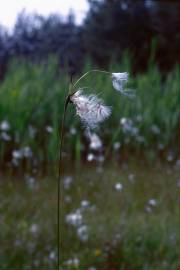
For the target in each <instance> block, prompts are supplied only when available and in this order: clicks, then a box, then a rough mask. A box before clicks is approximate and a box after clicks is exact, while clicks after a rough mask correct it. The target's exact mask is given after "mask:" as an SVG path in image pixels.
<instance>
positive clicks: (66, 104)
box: [57, 95, 70, 270]
mask: <svg viewBox="0 0 180 270" xmlns="http://www.w3.org/2000/svg"><path fill="white" fill-rule="evenodd" d="M69 101H70V99H69V95H68V97H67V98H66V101H65V104H64V111H63V117H62V122H61V129H60V130H59V131H60V132H59V137H60V145H59V172H58V210H57V218H58V231H57V233H58V243H57V244H58V270H59V269H60V241H61V239H60V200H61V208H62V201H63V200H62V196H61V194H62V191H61V190H62V188H61V176H62V169H61V163H62V145H63V137H64V123H65V117H66V110H67V106H68V103H69Z"/></svg>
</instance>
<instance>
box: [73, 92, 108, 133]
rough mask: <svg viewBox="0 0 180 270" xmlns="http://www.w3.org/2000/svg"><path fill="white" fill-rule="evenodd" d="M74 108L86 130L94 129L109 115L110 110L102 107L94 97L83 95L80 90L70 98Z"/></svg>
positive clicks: (100, 101)
mask: <svg viewBox="0 0 180 270" xmlns="http://www.w3.org/2000/svg"><path fill="white" fill-rule="evenodd" d="M70 101H71V102H72V103H73V104H74V105H75V107H76V114H77V115H78V116H79V117H80V119H81V121H82V122H83V123H84V124H85V126H86V127H88V128H95V127H97V126H98V124H99V123H101V122H103V121H104V120H105V119H107V118H108V117H109V116H110V114H111V108H110V107H108V106H106V105H104V103H103V101H102V100H101V99H100V98H98V97H97V96H96V95H85V94H83V91H82V90H81V89H79V90H77V91H76V92H75V93H74V94H72V95H71V96H70Z"/></svg>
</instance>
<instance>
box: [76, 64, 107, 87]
mask: <svg viewBox="0 0 180 270" xmlns="http://www.w3.org/2000/svg"><path fill="white" fill-rule="evenodd" d="M91 72H100V73H105V74H111V72H109V71H105V70H99V69H92V70H89V71H88V72H86V73H85V74H83V75H82V76H81V77H80V78H79V79H78V80H77V81H76V82H75V83H74V84H73V88H74V87H75V86H76V85H77V84H78V83H79V82H80V81H81V80H82V79H83V78H84V77H86V76H87V75H88V74H89V73H91Z"/></svg>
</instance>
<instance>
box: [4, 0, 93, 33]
mask: <svg viewBox="0 0 180 270" xmlns="http://www.w3.org/2000/svg"><path fill="white" fill-rule="evenodd" d="M23 9H25V11H26V12H27V13H33V12H36V13H39V14H41V15H45V16H47V15H49V14H50V13H58V14H61V15H63V16H66V15H67V14H68V13H69V10H70V9H71V10H73V11H74V13H75V15H76V22H77V23H78V24H79V23H81V21H82V20H83V18H84V17H85V14H86V11H87V10H88V3H87V1H86V0H5V1H3V4H2V5H1V9H0V25H3V26H5V27H6V28H8V29H12V27H13V26H14V23H15V21H16V17H17V14H18V13H20V12H21V11H22V10H23Z"/></svg>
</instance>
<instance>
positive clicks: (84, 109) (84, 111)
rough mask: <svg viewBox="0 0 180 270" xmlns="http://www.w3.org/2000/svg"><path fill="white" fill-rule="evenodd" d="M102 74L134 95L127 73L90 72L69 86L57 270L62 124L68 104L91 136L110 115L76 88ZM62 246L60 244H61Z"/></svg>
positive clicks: (93, 97)
mask: <svg viewBox="0 0 180 270" xmlns="http://www.w3.org/2000/svg"><path fill="white" fill-rule="evenodd" d="M92 72H93V73H104V74H105V75H107V76H109V77H110V79H111V80H112V85H113V87H114V89H115V90H116V91H118V92H120V93H121V94H123V95H125V96H128V97H130V98H131V97H133V96H134V93H133V91H132V90H129V89H126V88H125V84H126V82H127V81H128V73H127V72H123V73H111V72H108V71H104V70H95V69H94V70H90V71H88V72H86V73H85V74H84V75H82V76H81V77H80V78H79V79H78V80H77V81H76V82H75V83H72V82H71V84H70V87H69V93H68V96H67V97H66V100H65V104H64V112H63V117H62V122H61V130H60V146H59V177H58V213H57V215H58V270H59V269H60V243H61V238H60V212H61V210H60V206H61V209H62V205H63V200H62V194H61V192H62V188H61V173H62V169H61V159H62V144H63V135H64V122H65V117H66V112H67V107H68V105H69V104H70V103H72V104H73V105H74V106H75V109H76V114H77V115H78V117H79V118H80V120H81V122H82V124H83V126H84V128H85V129H86V134H89V136H91V130H93V129H94V128H96V127H98V126H99V124H101V123H102V122H104V121H105V120H106V119H107V118H108V117H109V116H110V114H111V111H112V107H110V106H107V105H105V104H104V101H103V100H102V99H100V98H99V97H98V96H97V95H92V94H91V95H86V94H85V93H84V89H81V88H78V84H79V82H80V81H81V80H82V79H83V78H85V77H86V76H87V75H88V74H90V73H92ZM61 244H62V243H61Z"/></svg>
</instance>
